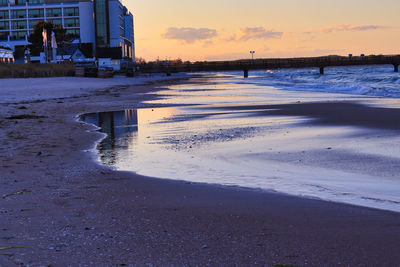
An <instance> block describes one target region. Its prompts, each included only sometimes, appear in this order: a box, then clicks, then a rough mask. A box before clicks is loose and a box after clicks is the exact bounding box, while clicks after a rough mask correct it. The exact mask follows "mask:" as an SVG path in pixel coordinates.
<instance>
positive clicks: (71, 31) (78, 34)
mask: <svg viewBox="0 0 400 267" xmlns="http://www.w3.org/2000/svg"><path fill="white" fill-rule="evenodd" d="M67 34H71V35H72V36H73V37H74V38H80V37H81V31H80V30H79V29H67Z"/></svg>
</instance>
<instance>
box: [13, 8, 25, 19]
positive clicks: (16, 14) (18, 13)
mask: <svg viewBox="0 0 400 267" xmlns="http://www.w3.org/2000/svg"><path fill="white" fill-rule="evenodd" d="M11 17H12V18H13V19H24V18H26V10H12V11H11Z"/></svg>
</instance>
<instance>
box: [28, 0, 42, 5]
mask: <svg viewBox="0 0 400 267" xmlns="http://www.w3.org/2000/svg"><path fill="white" fill-rule="evenodd" d="M43 3H44V0H29V4H43Z"/></svg>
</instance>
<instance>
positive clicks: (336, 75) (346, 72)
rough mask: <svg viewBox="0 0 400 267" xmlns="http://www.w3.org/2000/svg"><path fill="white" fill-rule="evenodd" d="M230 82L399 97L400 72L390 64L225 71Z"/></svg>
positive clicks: (299, 89) (301, 89)
mask: <svg viewBox="0 0 400 267" xmlns="http://www.w3.org/2000/svg"><path fill="white" fill-rule="evenodd" d="M225 74H226V75H228V76H229V77H231V79H230V82H234V83H238V84H244V83H245V84H253V85H258V86H274V87H276V88H279V89H283V90H296V91H316V92H327V93H341V94H354V95H364V96H365V95H367V96H379V97H393V98H400V74H399V73H395V72H394V71H393V67H392V66H391V65H379V66H351V67H329V68H326V70H325V75H320V74H319V70H318V69H316V68H305V69H279V70H263V71H250V77H249V78H248V79H246V80H245V81H243V73H242V72H229V73H228V72H227V73H224V75H225Z"/></svg>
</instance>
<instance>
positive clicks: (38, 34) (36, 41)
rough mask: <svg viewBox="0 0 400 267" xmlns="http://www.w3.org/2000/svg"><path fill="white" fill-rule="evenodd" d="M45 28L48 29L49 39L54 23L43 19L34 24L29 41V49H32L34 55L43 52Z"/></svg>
mask: <svg viewBox="0 0 400 267" xmlns="http://www.w3.org/2000/svg"><path fill="white" fill-rule="evenodd" d="M43 29H46V30H47V41H49V37H50V36H51V32H52V31H53V29H54V25H53V24H52V23H50V22H46V21H44V20H41V21H39V22H38V23H36V24H35V26H33V32H32V33H31V34H30V35H29V37H28V41H29V42H30V43H31V44H30V45H29V49H30V50H31V55H32V56H39V55H40V52H43V35H42V32H43ZM47 45H49V44H47Z"/></svg>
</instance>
